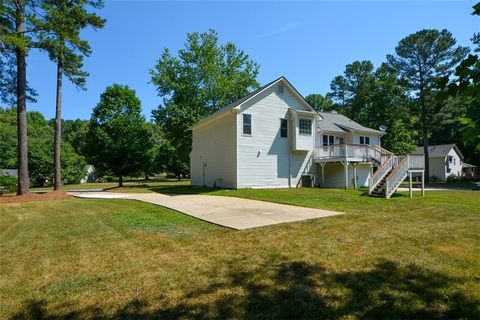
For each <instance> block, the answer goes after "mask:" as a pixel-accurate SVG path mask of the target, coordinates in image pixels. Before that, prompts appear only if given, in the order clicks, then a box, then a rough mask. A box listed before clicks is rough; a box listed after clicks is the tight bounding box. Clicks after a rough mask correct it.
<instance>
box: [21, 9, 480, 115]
mask: <svg viewBox="0 0 480 320" xmlns="http://www.w3.org/2000/svg"><path fill="white" fill-rule="evenodd" d="M475 2H476V1H475ZM475 2H474V1H371V2H366V1H353V2H343V1H340V2H333V1H331V2H323V1H311V2H299V1H291V2H285V1H283V2H274V1H265V2H253V1H250V2H237V1H227V2H212V1H210V2H198V1H197V2H183V1H182V2H165V1H108V0H106V3H105V8H104V9H102V10H101V11H100V15H101V16H102V17H104V18H106V19H107V23H106V27H105V28H104V29H102V30H99V31H97V32H94V31H86V32H84V34H83V35H84V38H85V39H87V40H88V41H90V43H91V45H92V49H93V54H92V56H90V57H89V58H87V60H86V63H85V67H86V70H87V71H88V72H89V73H90V77H89V78H88V81H87V87H88V90H87V91H79V90H77V89H76V88H75V87H74V86H72V85H70V84H69V83H65V88H64V96H63V101H64V108H63V117H64V118H65V119H75V118H81V119H88V118H90V114H91V111H92V108H93V107H94V106H95V105H96V104H97V102H98V100H99V96H100V94H101V92H102V91H103V90H104V89H105V87H106V86H108V85H111V84H112V83H120V84H125V85H128V86H130V87H131V88H133V89H135V90H136V92H137V96H138V97H139V98H140V100H141V101H142V108H143V113H144V114H145V116H146V117H147V119H150V114H151V110H152V109H154V108H156V107H157V106H158V105H159V104H160V102H161V100H160V98H159V97H158V96H157V95H156V91H155V88H154V86H152V85H151V84H149V80H150V77H149V74H148V70H149V69H150V68H152V67H153V66H154V65H155V61H156V60H157V59H158V58H159V57H160V54H161V52H162V50H163V48H169V49H170V50H171V52H172V53H176V52H177V51H178V49H180V48H182V47H183V45H184V43H185V37H186V34H187V33H189V32H196V31H198V32H204V31H207V30H208V29H209V28H213V29H215V30H216V31H217V32H218V34H219V37H220V41H221V42H226V41H233V42H234V43H235V44H237V45H238V47H240V48H242V49H243V50H245V51H246V52H247V53H248V54H249V55H250V56H251V58H252V59H253V60H255V61H256V62H258V63H259V64H260V74H259V77H258V80H259V82H260V83H261V84H264V83H267V82H269V81H271V80H273V79H274V78H276V77H278V76H280V75H284V76H286V77H287V78H288V79H289V80H290V81H291V82H292V84H293V85H294V86H295V87H296V88H297V89H298V90H299V91H300V92H301V93H302V94H303V95H307V94H310V93H322V94H324V93H326V92H328V90H329V87H330V81H331V80H332V79H333V77H334V76H336V75H338V74H341V73H342V72H343V70H344V68H345V65H346V64H348V63H351V62H353V61H355V60H366V59H368V60H371V61H372V62H373V63H374V64H375V66H378V65H379V64H380V63H381V62H382V61H384V60H385V55H386V54H388V53H393V52H394V48H395V46H396V44H397V43H398V41H399V40H400V39H402V38H403V37H404V36H407V35H408V34H410V33H413V32H415V31H418V30H420V29H424V28H437V29H443V28H446V29H448V30H450V31H451V32H452V33H453V35H454V36H455V38H456V39H457V41H458V43H459V44H460V45H464V46H469V45H471V44H470V38H471V37H472V34H473V33H474V32H479V31H480V18H478V17H473V16H471V15H470V13H471V11H472V9H471V7H472V6H473V4H474V3H475ZM28 79H29V82H30V85H31V86H33V87H34V88H35V89H36V90H37V91H38V93H39V97H38V102H37V103H35V104H29V105H28V109H29V110H37V111H40V112H42V113H43V114H44V115H45V116H46V117H47V118H52V117H53V116H54V110H55V66H54V64H53V63H51V62H50V61H49V60H48V58H47V57H46V55H45V54H43V53H39V52H32V53H31V54H30V56H29V59H28Z"/></svg>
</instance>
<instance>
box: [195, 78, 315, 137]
mask: <svg viewBox="0 0 480 320" xmlns="http://www.w3.org/2000/svg"><path fill="white" fill-rule="evenodd" d="M280 81H284V82H285V83H286V84H287V85H288V86H289V87H290V88H291V89H292V90H293V91H294V92H295V93H296V94H297V95H298V96H299V97H300V98H301V99H302V100H303V102H304V103H305V104H306V105H307V106H309V107H310V109H311V110H312V111H314V109H313V108H312V107H311V106H310V105H309V104H308V102H307V101H306V100H305V98H304V97H303V96H302V95H301V94H300V92H298V91H297V89H295V87H294V86H293V85H292V84H291V83H290V82H289V81H288V80H287V79H286V78H285V77H284V76H281V77H279V78H277V79H275V80H273V81H271V82H269V83H267V84H266V85H264V86H262V87H260V88H258V89H257V90H254V91H252V92H250V93H249V94H247V95H246V96H243V97H241V98H240V99H238V100H237V101H234V102H232V103H230V104H229V105H226V106H225V107H223V108H222V109H220V110H218V111H217V112H215V113H213V114H212V115H210V116H208V117H206V118H204V119H202V120H200V121H199V122H197V123H196V124H195V125H194V126H193V127H192V128H195V127H198V126H200V125H203V124H205V123H207V122H210V121H212V120H213V119H215V118H217V117H219V116H220V115H222V114H224V113H226V112H228V111H230V110H232V109H233V108H235V107H237V106H239V105H241V104H242V103H244V102H246V101H247V100H249V99H251V98H253V97H254V96H256V95H257V94H259V93H260V92H262V91H264V90H265V89H267V88H269V87H270V86H272V85H274V84H275V83H277V82H280Z"/></svg>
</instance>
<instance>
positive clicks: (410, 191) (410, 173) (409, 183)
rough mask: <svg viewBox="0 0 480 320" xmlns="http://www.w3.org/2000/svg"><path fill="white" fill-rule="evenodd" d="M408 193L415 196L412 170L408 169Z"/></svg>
mask: <svg viewBox="0 0 480 320" xmlns="http://www.w3.org/2000/svg"><path fill="white" fill-rule="evenodd" d="M408 195H409V196H410V198H413V192H412V172H411V171H408Z"/></svg>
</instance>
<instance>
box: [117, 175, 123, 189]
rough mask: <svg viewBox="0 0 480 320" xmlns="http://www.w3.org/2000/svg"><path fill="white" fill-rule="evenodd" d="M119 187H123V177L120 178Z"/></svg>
mask: <svg viewBox="0 0 480 320" xmlns="http://www.w3.org/2000/svg"><path fill="white" fill-rule="evenodd" d="M118 186H119V187H123V177H122V176H119V177H118Z"/></svg>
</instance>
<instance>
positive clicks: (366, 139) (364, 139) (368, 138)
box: [360, 136, 370, 144]
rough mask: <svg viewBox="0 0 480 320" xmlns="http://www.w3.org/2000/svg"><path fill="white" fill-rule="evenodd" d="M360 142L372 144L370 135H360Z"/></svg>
mask: <svg viewBox="0 0 480 320" xmlns="http://www.w3.org/2000/svg"><path fill="white" fill-rule="evenodd" d="M360 144H370V137H362V136H361V137H360Z"/></svg>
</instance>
